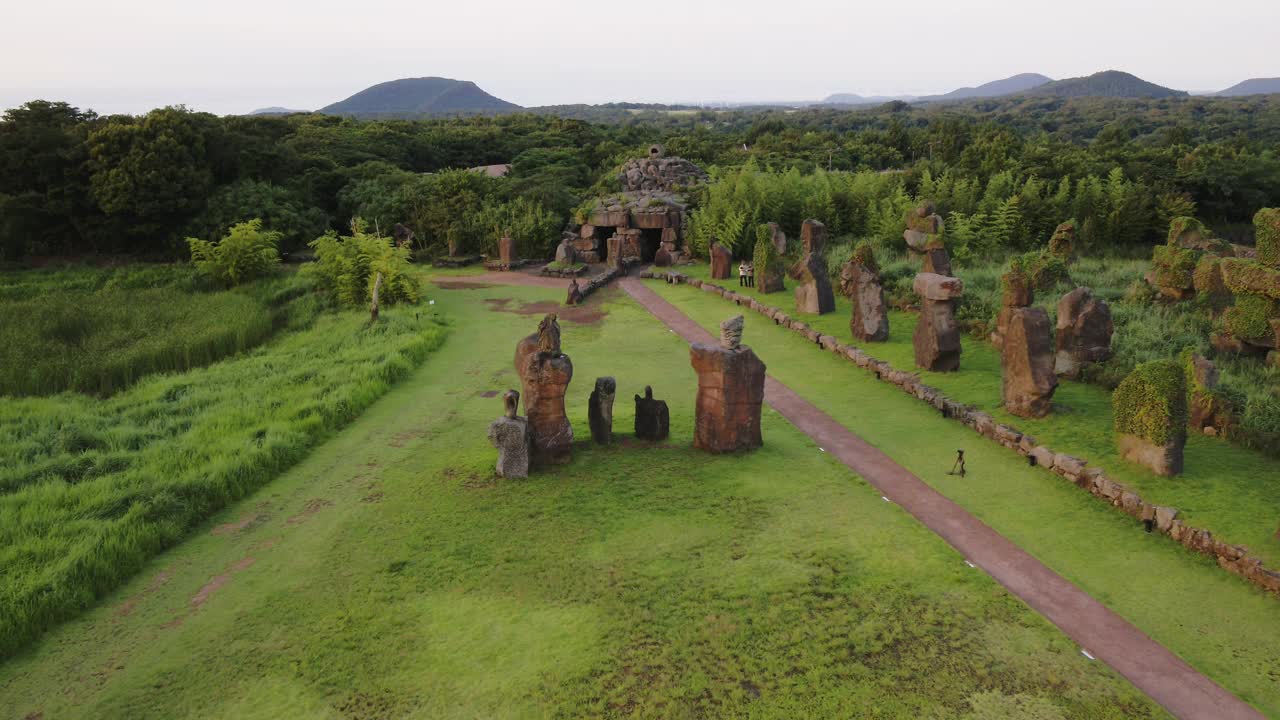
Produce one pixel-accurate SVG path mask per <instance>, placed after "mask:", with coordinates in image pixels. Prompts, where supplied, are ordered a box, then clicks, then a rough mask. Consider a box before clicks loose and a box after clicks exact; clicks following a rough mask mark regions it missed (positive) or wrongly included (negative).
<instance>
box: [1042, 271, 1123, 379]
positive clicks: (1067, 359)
mask: <svg viewBox="0 0 1280 720" xmlns="http://www.w3.org/2000/svg"><path fill="white" fill-rule="evenodd" d="M1114 329H1115V326H1114V325H1113V324H1112V322H1111V308H1109V307H1107V304H1106V303H1105V302H1103V301H1102V300H1100V299H1098V298H1096V297H1094V296H1093V292H1092V291H1091V290H1089V288H1087V287H1079V288H1076V289H1075V290H1072V291H1071V292H1069V293H1067V294H1066V295H1063V296H1062V299H1061V300H1059V301H1058V325H1057V359H1056V360H1055V363H1054V365H1055V367H1054V370H1055V372H1056V373H1057V374H1059V375H1062V376H1064V377H1069V378H1075V377H1079V375H1080V370H1081V368H1083V367H1084V366H1085V365H1086V364H1089V363H1098V362H1103V361H1104V360H1107V359H1108V358H1110V357H1111V333H1112V332H1113V330H1114Z"/></svg>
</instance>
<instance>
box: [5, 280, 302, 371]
mask: <svg viewBox="0 0 1280 720" xmlns="http://www.w3.org/2000/svg"><path fill="white" fill-rule="evenodd" d="M309 289H310V284H309V283H308V282H307V281H306V280H305V279H304V278H299V277H297V276H296V274H294V273H279V274H277V276H275V277H273V278H270V279H264V280H260V281H258V282H256V283H253V284H251V285H248V286H245V287H242V288H237V289H235V290H232V291H204V290H205V289H204V288H201V287H200V285H199V282H198V280H197V278H195V277H194V276H193V275H192V274H191V272H190V270H189V268H186V267H183V266H156V267H140V268H132V269H130V268H115V269H92V268H79V269H72V270H58V271H32V272H12V273H0V396H4V395H10V396H31V395H51V394H54V393H58V392H63V391H66V390H74V391H77V392H85V393H95V394H101V395H107V394H111V393H113V392H118V391H120V390H123V389H124V388H127V387H128V386H130V385H132V384H133V383H135V382H137V381H138V380H140V379H142V378H143V377H145V376H147V375H150V374H153V373H158V372H178V371H183V370H189V369H191V368H194V367H200V366H203V365H208V364H209V363H211V362H214V361H216V360H219V359H221V358H224V357H229V356H231V355H235V354H236V353H239V352H243V351H245V350H248V349H250V348H253V347H256V346H257V345H259V344H261V343H262V342H264V341H266V340H267V339H268V338H270V337H271V335H272V333H273V332H275V331H276V330H277V329H279V328H281V327H294V328H297V327H302V326H305V325H306V324H307V323H309V322H310V321H311V320H312V319H314V317H315V315H316V313H317V312H318V311H319V309H320V304H319V302H318V300H317V299H316V298H315V297H314V295H311V294H308V290H309Z"/></svg>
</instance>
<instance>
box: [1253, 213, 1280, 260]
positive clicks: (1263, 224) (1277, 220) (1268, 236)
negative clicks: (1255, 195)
mask: <svg viewBox="0 0 1280 720" xmlns="http://www.w3.org/2000/svg"><path fill="white" fill-rule="evenodd" d="M1253 227H1254V238H1255V241H1254V242H1255V243H1256V244H1257V246H1258V261H1259V262H1261V263H1262V264H1263V265H1269V266H1271V267H1273V268H1280V208H1262V209H1261V210H1259V211H1258V213H1257V214H1256V215H1254V216H1253Z"/></svg>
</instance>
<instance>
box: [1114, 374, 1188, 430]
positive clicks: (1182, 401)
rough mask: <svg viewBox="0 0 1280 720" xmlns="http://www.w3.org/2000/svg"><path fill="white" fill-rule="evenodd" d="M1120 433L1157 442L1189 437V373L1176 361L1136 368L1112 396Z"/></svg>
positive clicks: (1116, 422) (1116, 423)
mask: <svg viewBox="0 0 1280 720" xmlns="http://www.w3.org/2000/svg"><path fill="white" fill-rule="evenodd" d="M1111 404H1112V407H1113V409H1114V414H1115V428H1116V432H1117V433H1122V434H1125V435H1136V436H1138V437H1140V438H1143V439H1145V440H1147V441H1149V442H1151V443H1154V444H1156V445H1163V444H1165V443H1167V442H1169V441H1170V440H1174V439H1177V438H1179V437H1184V438H1185V437H1186V433H1187V376H1186V372H1185V371H1184V370H1183V368H1182V366H1181V365H1180V364H1179V363H1177V362H1174V361H1173V360H1153V361H1151V362H1148V363H1143V364H1141V365H1139V366H1138V367H1136V368H1134V369H1133V372H1131V373H1129V376H1128V377H1126V378H1125V379H1124V381H1123V382H1121V383H1120V387H1118V388H1116V391H1115V394H1114V395H1112V396H1111Z"/></svg>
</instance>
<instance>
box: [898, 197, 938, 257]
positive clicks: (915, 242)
mask: <svg viewBox="0 0 1280 720" xmlns="http://www.w3.org/2000/svg"><path fill="white" fill-rule="evenodd" d="M903 220H904V222H905V223H906V225H907V229H906V230H905V231H903V233H902V239H903V240H905V241H906V243H907V249H908V250H910V251H911V254H912V255H913V256H915V257H920V256H922V255H924V254H925V251H926V250H927V249H929V248H931V247H938V248H940V247H942V229H943V222H942V216H941V215H939V214H938V211H937V209H936V208H935V207H934V205H933V203H932V202H928V201H926V202H924V203H923V204H921V205H920V206H919V207H917V208H915V209H914V210H908V211H907V215H906V217H905V218H904V219H903Z"/></svg>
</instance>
